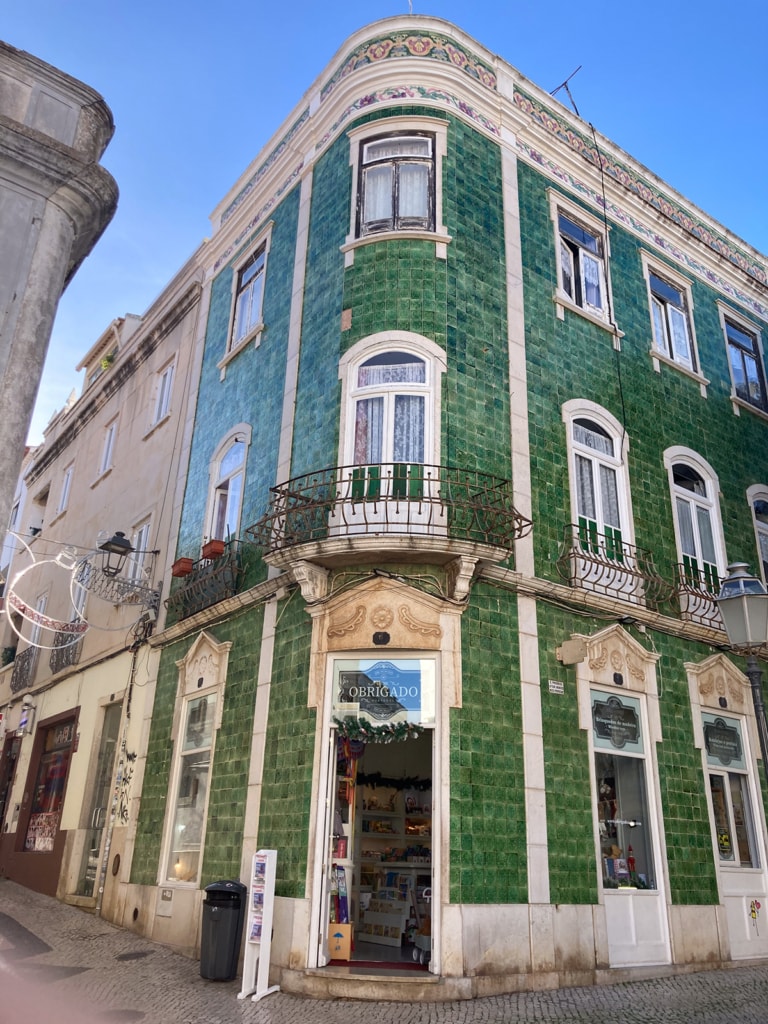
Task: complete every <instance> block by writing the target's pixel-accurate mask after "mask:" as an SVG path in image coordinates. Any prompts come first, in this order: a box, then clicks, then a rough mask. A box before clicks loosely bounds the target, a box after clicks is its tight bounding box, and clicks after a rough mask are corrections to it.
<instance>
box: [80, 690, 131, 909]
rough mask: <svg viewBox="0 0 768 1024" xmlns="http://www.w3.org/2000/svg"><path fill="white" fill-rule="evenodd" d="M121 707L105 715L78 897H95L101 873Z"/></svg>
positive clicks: (111, 706) (114, 706)
mask: <svg viewBox="0 0 768 1024" xmlns="http://www.w3.org/2000/svg"><path fill="white" fill-rule="evenodd" d="M121 715H122V705H120V704H110V706H109V707H108V708H107V709H106V711H105V713H104V724H103V727H102V733H101V742H100V744H99V756H98V761H97V762H96V777H95V779H94V781H93V792H92V794H91V802H90V805H89V807H88V828H87V829H86V833H85V845H84V847H83V856H82V860H81V861H80V872H79V876H78V881H77V887H76V889H75V893H76V895H78V896H93V893H94V886H95V884H96V878H97V875H98V869H99V854H100V852H101V839H102V836H103V834H104V826H105V825H106V822H107V815H108V814H109V800H110V794H111V791H112V786H111V783H112V770H113V768H114V765H115V753H116V750H117V740H118V730H119V727H120V718H121Z"/></svg>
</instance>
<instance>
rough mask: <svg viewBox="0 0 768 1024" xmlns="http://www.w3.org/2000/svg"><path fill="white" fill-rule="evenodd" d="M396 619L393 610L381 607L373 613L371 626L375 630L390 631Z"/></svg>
mask: <svg viewBox="0 0 768 1024" xmlns="http://www.w3.org/2000/svg"><path fill="white" fill-rule="evenodd" d="M394 619H395V616H394V615H393V613H392V609H391V608H387V607H385V606H384V605H379V606H378V607H376V608H374V609H373V611H372V612H371V625H372V626H373V627H374V629H389V627H390V626H391V625H392V623H393V622H394Z"/></svg>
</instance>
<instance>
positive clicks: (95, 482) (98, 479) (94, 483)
mask: <svg viewBox="0 0 768 1024" xmlns="http://www.w3.org/2000/svg"><path fill="white" fill-rule="evenodd" d="M111 472H112V467H111V466H110V467H109V469H105V470H104V472H103V473H99V475H98V476H97V477H96V479H95V480H93V481H92V483H91V490H93V488H94V487H98V486H99V484H100V483H101V481H102V480H103V479H104V478H105V477H108V476H109V474H110V473H111Z"/></svg>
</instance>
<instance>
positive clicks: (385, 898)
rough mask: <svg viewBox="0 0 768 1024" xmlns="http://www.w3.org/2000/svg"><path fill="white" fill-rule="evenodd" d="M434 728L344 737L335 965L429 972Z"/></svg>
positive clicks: (338, 793) (332, 935) (333, 902)
mask: <svg viewBox="0 0 768 1024" xmlns="http://www.w3.org/2000/svg"><path fill="white" fill-rule="evenodd" d="M432 741H433V733H432V731H431V730H427V731H424V732H423V733H421V734H420V735H418V736H416V737H413V736H410V737H408V738H406V739H402V740H394V741H392V742H387V743H363V742H361V741H354V740H349V739H346V738H343V737H339V739H338V744H337V758H336V777H335V785H334V787H333V793H334V796H335V801H334V813H333V823H332V832H333V835H332V839H331V843H332V870H331V886H330V927H329V943H328V945H329V951H330V962H331V963H332V964H339V963H346V962H349V961H351V962H353V963H356V964H358V965H362V964H368V965H371V966H380V967H384V968H385V967H390V968H400V969H402V968H404V967H406V966H407V967H408V968H409V969H416V970H419V969H421V970H425V969H427V967H428V965H429V962H430V958H431V949H432V891H433V884H432V883H433V875H432V871H433V846H432V843H433V836H432V809H433V794H432V763H433V758H432Z"/></svg>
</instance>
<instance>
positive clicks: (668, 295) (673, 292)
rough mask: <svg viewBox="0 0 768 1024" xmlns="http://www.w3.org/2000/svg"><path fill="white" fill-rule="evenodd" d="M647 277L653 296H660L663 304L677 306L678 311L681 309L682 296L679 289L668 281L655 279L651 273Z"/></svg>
mask: <svg viewBox="0 0 768 1024" xmlns="http://www.w3.org/2000/svg"><path fill="white" fill-rule="evenodd" d="M648 277H649V280H650V282H651V291H652V293H653V294H654V295H658V296H660V298H661V299H662V300H663V301H664V302H665V303H670V304H671V305H673V306H677V307H678V309H682V308H683V296H682V292H681V291H680V290H679V288H675V287H674V285H671V284H670V283H669V282H668V281H664V280H663V279H662V278H660V277H657V276H656V275H655V274H654V273H653V272H652V271H651V272H650V273H649V275H648Z"/></svg>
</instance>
